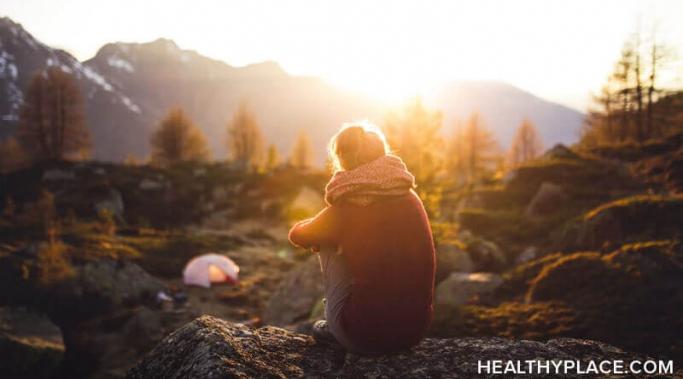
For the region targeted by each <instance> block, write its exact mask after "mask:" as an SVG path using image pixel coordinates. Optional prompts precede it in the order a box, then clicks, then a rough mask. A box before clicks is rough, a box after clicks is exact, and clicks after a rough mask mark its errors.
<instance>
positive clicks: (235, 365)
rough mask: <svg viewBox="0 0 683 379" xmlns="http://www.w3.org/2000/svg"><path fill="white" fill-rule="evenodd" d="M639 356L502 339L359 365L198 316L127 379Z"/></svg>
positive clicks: (292, 337) (433, 369)
mask: <svg viewBox="0 0 683 379" xmlns="http://www.w3.org/2000/svg"><path fill="white" fill-rule="evenodd" d="M643 358H644V357H643V356H638V355H636V354H632V353H628V352H624V351H622V350H620V349H618V348H616V347H613V346H609V345H606V344H602V343H599V342H594V341H588V340H578V339H553V340H550V341H547V342H535V341H523V340H522V341H519V340H517V341H516V340H509V339H503V338H495V337H491V338H451V339H425V340H423V341H422V342H421V343H420V344H419V345H418V346H416V347H415V348H413V349H411V350H410V351H407V352H405V353H401V354H395V355H390V356H381V357H361V356H357V355H354V354H348V353H346V352H344V351H343V350H341V349H339V348H338V346H337V345H332V344H330V343H319V342H316V341H315V340H314V339H313V338H312V337H309V336H306V335H302V334H296V333H292V332H288V331H286V330H284V329H280V328H276V327H264V328H260V329H252V328H249V327H247V326H244V325H241V324H231V323H229V322H226V321H223V320H219V319H216V318H213V317H210V316H202V317H200V318H198V319H196V320H194V321H192V322H191V323H189V324H186V325H185V326H183V327H182V328H180V329H178V330H176V331H175V332H174V333H172V334H171V335H169V336H168V337H166V338H165V339H164V340H163V341H162V342H161V343H159V345H157V346H156V347H155V348H154V349H153V350H152V351H151V352H150V353H149V354H147V356H146V357H145V358H144V359H143V360H142V361H141V362H140V363H139V364H138V365H137V366H136V367H134V368H133V369H131V370H130V371H129V372H128V375H127V378H129V379H141V378H237V377H239V378H254V377H273V378H297V377H298V378H301V377H311V378H321V377H337V378H380V377H381V378H395V377H401V378H423V377H439V378H469V377H475V376H477V375H478V373H477V370H478V361H480V360H487V359H488V360H493V359H495V360H532V359H533V360H547V359H567V360H578V361H581V362H584V364H587V363H586V362H587V361H588V360H603V359H620V360H624V361H630V360H634V359H643Z"/></svg>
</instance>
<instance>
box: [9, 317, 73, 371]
mask: <svg viewBox="0 0 683 379" xmlns="http://www.w3.org/2000/svg"><path fill="white" fill-rule="evenodd" d="M63 355H64V343H63V341H62V335H61V332H60V330H59V328H58V327H57V326H56V325H55V324H53V323H52V322H50V320H49V319H48V318H47V317H46V316H45V315H43V314H39V313H36V312H33V311H30V310H28V309H25V308H13V307H0V372H2V376H3V377H7V378H51V377H54V376H55V374H56V373H57V371H58V369H59V365H60V364H61V361H62V358H63Z"/></svg>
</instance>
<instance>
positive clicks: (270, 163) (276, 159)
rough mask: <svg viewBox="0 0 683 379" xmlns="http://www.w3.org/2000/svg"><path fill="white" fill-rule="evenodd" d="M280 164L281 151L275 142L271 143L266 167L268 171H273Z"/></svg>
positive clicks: (267, 152)
mask: <svg viewBox="0 0 683 379" xmlns="http://www.w3.org/2000/svg"><path fill="white" fill-rule="evenodd" d="M279 164H280V152H279V151H278V149H277V146H275V145H274V144H272V143H271V144H270V145H269V146H268V150H267V151H266V165H265V169H266V170H267V171H272V170H274V169H275V168H276V167H277V166H278V165H279Z"/></svg>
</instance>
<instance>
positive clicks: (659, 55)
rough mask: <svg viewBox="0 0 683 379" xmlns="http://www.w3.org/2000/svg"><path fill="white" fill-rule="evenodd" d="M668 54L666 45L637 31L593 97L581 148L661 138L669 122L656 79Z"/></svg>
mask: <svg viewBox="0 0 683 379" xmlns="http://www.w3.org/2000/svg"><path fill="white" fill-rule="evenodd" d="M669 56H670V53H669V51H668V49H667V47H666V46H664V45H662V44H661V43H659V42H658V41H657V38H656V35H655V34H654V33H653V35H652V36H651V38H649V39H645V38H643V36H642V34H641V33H640V31H638V32H636V33H634V34H633V35H632V36H631V37H630V38H629V39H628V40H627V41H626V42H625V43H624V46H623V48H622V50H621V54H620V56H619V59H618V60H617V62H616V63H615V65H614V70H613V72H612V73H611V74H610V75H609V76H608V78H607V81H606V83H605V84H604V85H603V86H602V88H601V90H600V93H598V94H597V95H595V96H594V97H593V103H594V104H593V106H592V107H591V108H590V109H589V111H588V116H587V117H586V120H585V125H584V127H583V129H582V132H581V145H582V146H592V145H596V144H601V143H613V142H626V141H633V142H637V143H643V142H645V141H646V140H648V139H650V138H657V137H661V136H662V135H663V134H665V132H666V130H665V128H666V127H668V126H669V125H668V124H669V123H668V122H667V120H666V115H667V114H668V113H669V111H670V110H669V109H667V108H668V107H667V104H668V102H666V101H663V102H661V103H660V102H659V100H661V99H663V98H666V97H667V95H668V94H667V91H665V90H663V89H662V88H660V83H659V78H660V73H661V71H662V68H663V65H664V63H665V62H666V61H667V59H668V58H669Z"/></svg>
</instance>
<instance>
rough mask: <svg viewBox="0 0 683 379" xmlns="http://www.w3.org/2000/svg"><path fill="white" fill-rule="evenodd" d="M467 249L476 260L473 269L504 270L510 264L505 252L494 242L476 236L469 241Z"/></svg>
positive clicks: (473, 259)
mask: <svg viewBox="0 0 683 379" xmlns="http://www.w3.org/2000/svg"><path fill="white" fill-rule="evenodd" d="M467 251H468V252H469V253H470V258H472V262H474V270H473V271H482V272H502V271H504V270H505V268H506V267H507V266H508V261H507V258H506V257H505V254H504V253H503V251H502V250H501V249H500V248H499V247H498V245H496V244H495V243H494V242H491V241H486V240H483V239H480V238H474V239H472V240H471V241H469V242H468V243H467Z"/></svg>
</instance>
